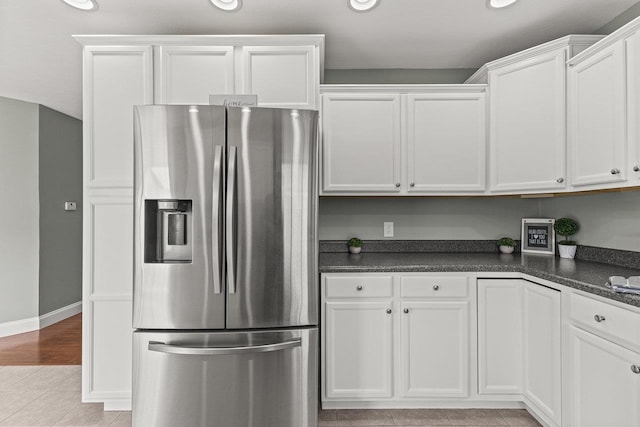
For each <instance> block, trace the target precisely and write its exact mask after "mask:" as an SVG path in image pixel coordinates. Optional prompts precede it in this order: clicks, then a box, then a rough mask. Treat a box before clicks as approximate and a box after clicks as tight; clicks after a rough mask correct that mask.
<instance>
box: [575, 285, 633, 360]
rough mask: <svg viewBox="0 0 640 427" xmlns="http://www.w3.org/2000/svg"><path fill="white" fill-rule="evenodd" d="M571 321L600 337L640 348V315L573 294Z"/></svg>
mask: <svg viewBox="0 0 640 427" xmlns="http://www.w3.org/2000/svg"><path fill="white" fill-rule="evenodd" d="M596 316H597V318H596ZM571 320H572V321H573V322H575V323H577V324H579V325H580V326H582V327H584V328H586V329H589V330H591V331H593V332H595V333H596V334H598V335H601V336H602V335H604V336H605V337H607V336H608V337H611V338H613V339H614V340H615V339H619V340H623V341H625V342H626V343H628V344H631V345H632V346H634V347H636V348H638V347H640V344H639V343H640V313H635V312H633V311H630V310H625V309H624V308H620V307H616V306H614V305H611V304H607V303H605V302H601V301H596V300H594V299H591V298H588V297H584V296H582V295H578V294H571Z"/></svg>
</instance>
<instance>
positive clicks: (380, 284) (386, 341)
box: [322, 274, 472, 407]
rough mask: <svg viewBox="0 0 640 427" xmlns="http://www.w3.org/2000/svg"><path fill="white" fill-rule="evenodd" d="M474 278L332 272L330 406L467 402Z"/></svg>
mask: <svg viewBox="0 0 640 427" xmlns="http://www.w3.org/2000/svg"><path fill="white" fill-rule="evenodd" d="M469 280H471V279H470V278H469V277H468V276H459V275H458V276H452V275H446V274H444V275H443V274H438V275H433V274H407V275H388V274H384V275H383V274H324V275H323V276H322V309H323V321H322V336H323V348H324V350H323V354H322V371H323V372H322V375H323V377H322V378H323V381H322V388H323V392H322V396H323V397H322V398H323V401H324V402H342V403H344V402H349V404H352V405H353V406H354V407H370V406H371V405H370V404H369V402H373V401H375V402H378V403H380V402H385V401H386V402H390V401H396V402H397V401H403V400H413V401H415V400H419V399H421V400H425V399H432V398H439V399H449V398H467V397H468V396H469V391H470V377H471V373H470V366H471V359H470V354H471V351H470V346H471V344H470V343H471V342H472V340H471V339H470V334H469V332H470V330H472V328H471V315H470V313H471V306H470V303H469V299H470V294H469V292H470V291H469V289H470V287H469V284H468V282H469ZM362 402H367V404H362ZM347 406H348V405H347ZM374 406H375V405H374Z"/></svg>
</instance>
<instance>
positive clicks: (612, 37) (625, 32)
mask: <svg viewBox="0 0 640 427" xmlns="http://www.w3.org/2000/svg"><path fill="white" fill-rule="evenodd" d="M638 31H640V17H638V18H636V19H634V20H633V21H631V22H629V23H628V24H626V25H623V26H622V27H620V28H618V29H617V30H616V31H614V32H613V33H611V34H609V35H608V36H605V37H603V38H602V39H601V40H600V41H598V42H596V43H594V44H593V45H592V46H589V47H588V48H586V49H585V50H583V51H582V52H580V53H579V54H577V55H576V56H574V57H573V58H571V59H569V60H568V61H567V64H568V65H571V66H572V65H576V64H579V63H580V62H582V61H584V60H585V59H587V58H590V57H591V56H593V54H595V53H597V52H599V51H601V50H603V49H606V48H607V47H608V46H611V45H612V44H614V43H615V42H617V41H620V40H624V39H626V38H627V37H629V36H631V35H633V34H634V33H636V32H638Z"/></svg>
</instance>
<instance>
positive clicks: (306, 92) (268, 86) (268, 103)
mask: <svg viewBox="0 0 640 427" xmlns="http://www.w3.org/2000/svg"><path fill="white" fill-rule="evenodd" d="M242 66H243V70H244V71H243V73H242V91H243V93H246V94H256V95H258V105H260V106H262V107H280V108H305V109H317V108H318V97H319V87H320V86H319V85H320V65H319V59H318V52H317V48H315V47H314V46H245V47H243V48H242Z"/></svg>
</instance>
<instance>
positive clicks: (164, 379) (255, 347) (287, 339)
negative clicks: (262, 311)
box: [133, 328, 318, 427]
mask: <svg viewBox="0 0 640 427" xmlns="http://www.w3.org/2000/svg"><path fill="white" fill-rule="evenodd" d="M317 335H318V331H317V328H312V329H300V330H287V331H263V332H262V331H261V332H184V333H183V332H170V333H166V332H138V331H137V332H135V333H134V334H133V336H134V338H133V345H134V350H133V353H134V359H133V426H134V427H143V426H153V427H163V426H166V427H175V426H185V427H190V426H203V427H204V426H206V427H236V426H237V427H307V426H308V427H311V426H313V427H315V426H316V425H317V411H318V407H317V400H318V399H317V389H318V380H317V352H318V336H317Z"/></svg>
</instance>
